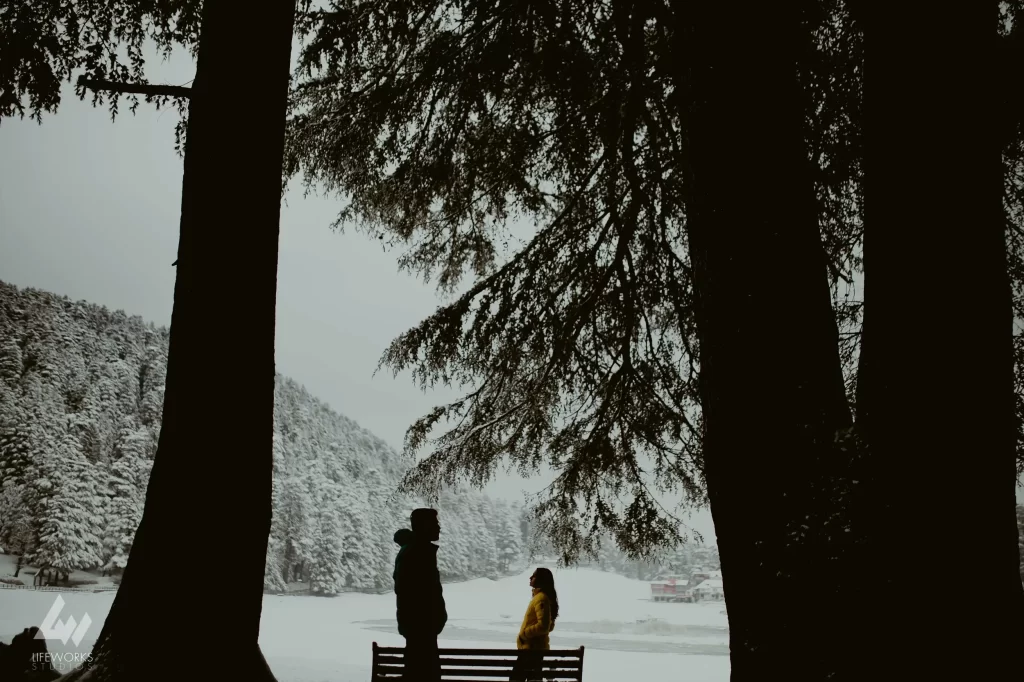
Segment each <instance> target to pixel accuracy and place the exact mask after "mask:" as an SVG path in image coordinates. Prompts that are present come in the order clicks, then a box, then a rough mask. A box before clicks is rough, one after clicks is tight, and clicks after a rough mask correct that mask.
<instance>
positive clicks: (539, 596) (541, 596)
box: [532, 592, 548, 602]
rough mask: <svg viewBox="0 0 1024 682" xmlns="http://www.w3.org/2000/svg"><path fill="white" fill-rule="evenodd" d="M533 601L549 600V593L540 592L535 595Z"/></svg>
mask: <svg viewBox="0 0 1024 682" xmlns="http://www.w3.org/2000/svg"><path fill="white" fill-rule="evenodd" d="M532 601H536V602H540V601H548V595H546V594H544V593H543V592H538V593H537V594H535V595H533V600H532Z"/></svg>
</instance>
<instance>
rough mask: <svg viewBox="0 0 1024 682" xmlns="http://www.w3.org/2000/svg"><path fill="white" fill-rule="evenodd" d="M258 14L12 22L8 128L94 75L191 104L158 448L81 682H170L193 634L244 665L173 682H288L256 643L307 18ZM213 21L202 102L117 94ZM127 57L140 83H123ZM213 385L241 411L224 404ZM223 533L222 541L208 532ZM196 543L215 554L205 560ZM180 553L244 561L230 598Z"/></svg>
mask: <svg viewBox="0 0 1024 682" xmlns="http://www.w3.org/2000/svg"><path fill="white" fill-rule="evenodd" d="M247 9H248V8H246V7H242V6H241V5H240V4H239V3H231V2H227V1H226V0H208V1H207V2H206V3H204V5H203V8H202V13H201V16H200V15H199V10H198V5H197V4H188V3H159V2H158V3H133V4H131V6H120V5H109V4H102V3H101V4H99V5H95V6H93V5H91V4H89V3H53V4H52V5H50V4H44V5H39V4H36V3H28V4H22V5H19V6H18V7H17V8H16V9H14V10H12V13H10V14H7V15H5V16H4V17H3V19H4V23H3V24H2V25H3V27H4V29H5V34H4V35H5V37H6V38H8V39H9V40H5V41H3V49H4V50H5V52H4V59H3V61H2V63H3V65H4V68H5V69H6V70H5V71H4V72H2V73H0V75H2V76H3V80H2V81H0V83H2V86H3V89H2V90H0V106H2V107H3V108H2V109H0V114H5V115H10V114H12V113H19V112H21V111H23V110H22V109H21V107H22V106H23V104H24V101H25V100H28V110H29V111H30V112H31V113H33V114H35V115H38V113H39V112H40V111H42V110H53V109H54V108H55V107H56V104H57V102H58V101H59V91H58V87H59V84H60V80H61V79H62V78H65V77H70V76H71V74H72V72H73V71H74V70H76V69H79V70H81V69H84V71H85V73H84V74H83V75H84V76H86V78H85V79H84V80H83V81H80V83H79V85H80V87H86V86H88V87H93V88H97V89H101V90H102V89H110V88H113V89H114V90H115V92H117V91H119V92H128V93H139V94H143V95H146V96H147V97H151V96H157V97H168V96H170V97H175V96H177V97H179V98H180V97H181V96H182V95H187V96H189V97H190V104H189V114H188V124H187V136H186V148H185V172H184V179H183V187H182V215H181V233H180V241H179V245H178V261H177V268H178V270H177V279H176V282H175V295H174V296H175V300H174V310H173V314H172V319H171V334H170V351H169V357H168V367H167V384H166V391H165V397H164V406H163V424H162V429H161V433H160V441H159V447H158V451H157V454H156V457H155V461H154V466H153V471H152V474H151V477H150V482H149V488H148V491H147V496H146V505H145V512H144V515H143V518H142V522H141V524H140V527H139V529H138V532H137V533H136V535H135V541H134V544H133V546H132V549H131V554H130V557H129V561H128V565H127V568H126V569H125V574H124V577H123V581H122V583H121V587H120V589H119V591H118V594H117V597H116V598H115V601H114V603H113V605H112V607H111V610H110V613H109V615H108V616H107V619H106V622H105V623H104V625H103V629H102V631H101V633H100V636H99V639H98V640H97V643H96V646H95V648H94V651H93V657H92V660H91V662H90V664H89V666H88V667H87V668H83V669H81V670H79V671H77V672H75V673H73V674H72V675H71V676H70V678H71V679H81V680H104V681H105V680H133V681H134V680H141V679H152V678H153V677H163V675H161V674H159V673H157V672H155V671H154V668H155V666H154V656H161V655H163V654H161V653H160V652H164V653H166V652H167V651H168V650H170V649H173V648H176V647H180V645H181V642H182V630H181V623H182V622H186V623H193V624H194V626H195V628H193V629H198V630H204V629H206V628H210V627H216V629H217V636H216V641H217V648H218V649H219V650H221V651H224V652H230V660H221V661H219V662H218V663H216V664H213V665H211V664H209V663H200V662H199V661H194V660H191V659H184V660H178V661H176V662H175V663H176V664H177V665H178V666H180V669H179V670H178V671H177V672H175V673H174V676H182V675H187V676H188V677H190V678H198V679H223V678H224V676H225V675H229V676H236V675H237V676H238V677H240V678H244V679H264V680H271V679H273V675H272V674H271V672H270V670H269V668H268V667H267V665H266V662H265V661H264V660H263V657H262V655H261V653H260V651H259V646H258V636H259V622H260V612H261V608H262V595H263V581H264V563H265V558H266V550H267V536H268V533H269V528H270V514H271V473H272V464H273V458H272V433H273V409H274V324H275V320H274V316H275V301H276V294H277V248H278V228H279V214H280V189H281V163H282V158H283V143H284V122H285V109H286V102H287V93H288V78H289V68H290V54H291V40H292V26H293V23H294V17H295V2H294V0H273V1H272V2H269V3H266V4H264V5H262V6H261V7H260V11H259V12H251V11H247ZM200 19H201V23H202V40H201V43H200V45H199V49H198V64H197V74H196V78H195V81H194V84H193V86H192V88H191V90H190V91H189V92H186V91H183V90H182V89H181V88H166V87H160V86H151V85H146V84H138V83H136V84H123V83H122V84H117V83H113V82H112V81H116V80H131V79H134V78H139V77H141V76H142V70H141V69H142V61H141V45H142V42H143V41H144V39H145V38H146V37H151V36H153V35H156V37H157V38H158V42H159V43H160V44H161V45H162V46H164V47H167V46H169V45H170V44H172V43H174V42H179V43H184V44H189V43H190V41H194V37H195V32H196V30H197V27H198V24H199V22H200ZM165 29H166V30H165ZM123 45H126V46H127V48H128V56H129V61H130V66H129V67H122V66H118V65H117V58H116V54H117V48H118V47H119V46H123ZM253 46H257V47H255V48H254V47H253ZM112 63H113V64H114V65H113V66H111V64H112ZM239 329H244V330H245V331H246V337H247V340H248V344H247V346H246V349H245V351H244V352H243V353H241V354H239V353H231V354H228V353H226V352H223V349H222V348H221V347H220V346H221V344H222V341H223V339H226V338H230V337H232V336H234V335H237V333H238V330H239ZM210 376H218V377H219V379H220V380H221V381H222V382H223V383H224V384H225V385H227V386H230V387H231V391H232V392H231V394H230V395H220V394H216V393H213V392H211V391H209V377H210ZM225 411H226V412H227V414H228V415H230V416H229V417H228V418H227V422H226V423H225ZM210 523H215V524H219V525H220V526H221V527H222V528H223V532H221V533H197V532H196V529H197V528H203V527H206V526H208V525H209V524H210ZM196 538H206V540H205V541H201V542H200V545H199V546H197V545H196V544H195V542H196ZM183 547H188V548H189V552H190V553H193V554H197V555H199V556H206V557H222V558H225V560H227V561H230V563H231V565H232V567H233V571H232V579H233V581H234V583H233V584H232V585H230V586H229V587H228V588H227V589H225V586H224V585H223V583H220V582H217V581H207V582H205V583H202V582H201V583H195V584H186V583H183V582H182V581H181V580H180V575H179V568H180V561H181V550H182V548H183ZM225 619H226V620H225ZM198 630H197V631H198ZM164 672H166V671H164Z"/></svg>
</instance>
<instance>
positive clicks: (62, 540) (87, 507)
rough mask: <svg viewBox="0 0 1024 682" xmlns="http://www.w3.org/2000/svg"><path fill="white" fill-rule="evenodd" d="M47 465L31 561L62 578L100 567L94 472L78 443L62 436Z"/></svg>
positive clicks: (99, 502) (98, 515)
mask: <svg viewBox="0 0 1024 682" xmlns="http://www.w3.org/2000/svg"><path fill="white" fill-rule="evenodd" d="M53 449H54V452H53V455H52V456H51V461H50V462H49V469H50V476H51V477H52V484H53V489H52V494H51V495H50V496H49V497H47V498H46V501H45V513H44V517H43V520H42V523H41V527H40V531H39V545H38V547H36V549H35V551H34V552H33V554H32V562H33V563H34V564H36V565H38V566H40V567H51V568H55V569H57V570H58V571H59V572H60V573H61V574H63V575H64V576H65V577H66V576H67V575H68V574H70V573H71V572H72V571H74V570H78V569H90V568H95V567H97V566H99V565H100V563H101V559H100V553H101V551H102V549H101V548H102V542H101V540H100V537H99V536H98V535H97V530H98V529H99V528H101V527H102V523H103V518H102V516H101V513H100V510H101V508H102V503H101V501H100V498H99V495H98V490H97V478H98V477H97V471H96V469H94V468H92V467H90V466H89V464H88V461H87V460H86V459H85V456H84V454H83V453H82V450H81V445H80V444H79V442H78V440H77V439H76V438H75V437H74V436H72V435H71V434H64V435H63V436H60V437H59V438H58V439H56V440H55V441H53Z"/></svg>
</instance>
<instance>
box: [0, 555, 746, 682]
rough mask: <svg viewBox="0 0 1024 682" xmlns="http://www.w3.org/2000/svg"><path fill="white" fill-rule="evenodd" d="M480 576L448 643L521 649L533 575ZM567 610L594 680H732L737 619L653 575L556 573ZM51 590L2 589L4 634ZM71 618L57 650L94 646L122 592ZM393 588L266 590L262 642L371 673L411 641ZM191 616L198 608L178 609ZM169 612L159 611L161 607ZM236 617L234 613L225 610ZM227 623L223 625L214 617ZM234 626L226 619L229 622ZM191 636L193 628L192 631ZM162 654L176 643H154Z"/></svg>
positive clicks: (271, 653) (304, 671)
mask: <svg viewBox="0 0 1024 682" xmlns="http://www.w3.org/2000/svg"><path fill="white" fill-rule="evenodd" d="M529 573H530V571H529V570H527V571H526V572H524V573H522V574H521V575H518V576H513V577H509V578H503V579H501V580H497V581H492V580H488V579H477V580H471V581H468V582H463V583H454V584H449V585H446V586H445V599H446V601H447V605H448V612H449V621H448V625H447V626H446V627H445V631H444V632H443V633H442V635H441V640H440V641H441V645H442V646H447V647H480V648H505V647H508V648H514V647H515V638H516V632H517V630H518V626H519V623H520V621H521V619H522V616H523V612H524V610H525V608H526V604H527V602H528V601H529V598H530V587H529V584H528V576H529ZM555 582H556V585H557V588H558V594H559V603H560V607H561V615H560V617H559V619H558V623H557V625H556V627H555V631H554V632H553V633H552V637H551V644H552V646H553V647H556V648H575V647H578V646H585V647H586V655H585V657H584V680H586V681H587V682H622V681H623V680H626V679H630V678H633V677H636V675H637V673H638V672H639V671H641V670H642V671H643V673H644V678H645V679H651V680H659V679H666V680H668V679H678V680H686V682H727V680H728V679H729V657H728V621H727V618H726V615H725V612H724V607H723V606H722V605H721V604H717V605H716V604H667V603H655V602H652V601H650V599H649V597H650V588H649V586H648V584H647V583H645V582H640V581H636V580H630V579H628V578H624V577H622V576H617V575H614V574H610V573H603V572H598V571H591V570H586V569H579V570H572V569H563V570H556V571H555ZM54 596H55V594H54V593H53V592H36V591H31V590H0V605H2V608H0V639H3V640H5V641H10V638H11V637H12V636H13V635H14V634H15V633H16V632H20V630H21V628H23V627H26V626H28V625H30V624H33V623H35V624H38V623H39V622H40V621H41V620H42V619H43V617H45V615H46V613H47V611H48V610H49V608H50V607H51V605H52V604H53V600H54ZM63 599H64V600H65V602H66V604H65V606H64V610H63V612H62V613H61V618H62V619H66V618H67V617H68V616H74V617H75V619H76V620H81V619H82V617H83V616H84V615H85V614H86V613H88V614H89V616H90V618H91V619H92V621H93V625H92V626H91V628H90V630H89V632H88V634H87V635H86V637H85V639H84V640H82V642H81V643H80V645H79V646H78V647H75V646H74V644H73V643H72V642H70V641H69V642H68V644H67V645H62V644H61V643H60V641H51V642H49V644H50V648H51V651H54V652H75V651H79V652H86V651H88V650H89V649H90V648H91V646H92V643H93V642H94V641H95V638H96V636H97V635H98V634H99V631H100V627H101V624H102V621H103V618H104V617H105V616H106V613H107V610H108V609H109V608H110V603H111V602H112V601H113V594H112V593H106V594H84V593H65V594H63ZM394 612H395V601H394V596H393V595H390V594H384V595H374V594H359V593H348V594H343V595H341V596H339V597H337V598H335V599H317V598H315V597H295V596H289V597H283V596H266V597H264V600H263V620H262V626H261V628H260V645H261V647H262V648H263V652H264V654H265V655H266V657H267V660H268V661H269V663H270V665H271V667H272V668H273V670H274V673H275V675H276V676H277V678H278V680H280V682H363V680H365V679H367V677H368V676H369V674H370V645H371V643H372V642H374V641H376V642H378V643H379V644H382V645H392V646H401V645H402V643H403V640H402V638H401V637H400V636H399V635H398V634H397V632H396V629H395V620H394ZM173 615H174V617H177V618H181V620H182V622H183V623H188V622H189V619H188V614H173ZM153 616H154V617H160V614H153ZM226 618H227V616H226ZM210 625H211V626H213V627H217V626H218V625H220V624H216V623H213V624H210ZM224 625H227V623H225V624H224ZM182 636H183V637H185V636H188V633H186V632H184V631H183V632H182ZM153 648H154V652H153V659H154V662H155V663H157V662H158V661H159V660H160V659H161V658H163V657H164V656H165V655H171V654H172V649H173V648H175V643H174V642H167V643H159V642H154V644H153Z"/></svg>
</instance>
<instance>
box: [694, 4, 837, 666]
mask: <svg viewBox="0 0 1024 682" xmlns="http://www.w3.org/2000/svg"><path fill="white" fill-rule="evenodd" d="M688 7H692V8H693V9H692V10H691V11H692V12H693V14H691V16H690V17H689V21H690V22H692V23H689V22H688V25H689V26H690V29H691V31H692V33H691V35H690V36H688V37H687V38H686V39H685V40H684V42H685V43H686V44H687V45H688V46H689V53H688V55H687V57H686V58H685V60H683V61H685V63H690V64H692V65H693V69H692V71H691V72H690V76H689V77H690V78H692V80H691V81H690V83H689V86H690V87H691V88H692V90H691V93H692V100H693V106H692V108H691V110H690V112H689V115H690V119H689V122H688V125H687V132H688V137H689V139H688V145H689V149H690V159H691V162H692V182H691V189H692V196H691V200H690V204H689V206H688V231H689V241H690V254H691V258H692V262H693V267H694V275H695V291H696V293H697V300H698V308H697V311H698V318H697V319H698V329H699V335H700V369H701V399H702V408H703V415H704V423H705V434H704V452H705V466H706V476H707V486H708V495H709V499H710V505H711V512H712V516H713V518H714V522H715V531H716V534H717V538H718V548H719V552H720V556H721V561H722V572H723V577H724V579H725V589H726V592H725V594H726V604H727V607H728V614H729V630H730V649H731V662H732V680H734V681H735V682H739V681H741V680H743V681H745V680H758V681H759V682H760V681H763V680H769V679H786V680H808V679H824V677H825V674H826V673H827V672H830V671H832V670H833V669H834V668H835V667H836V666H837V665H841V664H837V663H836V660H835V657H834V655H833V653H832V652H833V651H834V649H835V647H837V646H842V644H843V642H842V638H841V637H839V636H837V635H838V633H837V632H836V631H835V630H834V629H833V625H834V624H835V623H836V622H837V621H840V620H841V616H840V614H838V613H835V611H834V608H833V607H834V606H835V604H834V602H833V592H834V584H835V580H836V577H835V576H834V575H833V574H832V573H831V572H832V571H834V570H835V566H836V565H837V562H834V561H829V560H828V558H829V556H830V553H831V552H832V548H831V546H830V543H829V534H830V532H831V526H830V525H828V523H829V522H830V519H831V517H832V516H833V514H832V509H831V505H832V504H833V502H834V500H833V499H832V498H833V496H832V495H830V494H829V493H830V490H829V487H828V486H829V482H828V481H829V478H830V476H831V475H832V474H833V473H835V471H834V470H835V468H836V466H837V464H836V461H837V457H836V447H835V440H836V436H837V433H840V432H842V431H843V430H844V429H847V428H848V427H849V426H850V423H851V417H850V410H849V407H848V404H847V401H846V397H845V392H844V386H843V377H842V370H841V365H840V360H839V352H838V338H837V329H836V322H835V316H834V312H833V309H832V302H831V295H830V292H829V286H828V278H827V270H826V262H825V256H824V252H823V248H822V244H821V238H820V233H819V228H818V217H817V210H816V204H815V196H814V189H813V183H812V175H811V168H810V167H809V163H810V162H809V160H808V155H807V153H806V152H805V146H804V140H803V135H802V121H803V107H802V101H801V93H800V90H799V87H798V81H797V70H796V67H797V60H798V56H799V54H800V51H801V50H802V49H804V48H805V47H806V45H807V44H808V40H809V37H808V36H804V35H801V33H800V30H799V28H800V24H799V20H798V16H797V13H796V10H795V9H793V8H792V3H791V4H789V5H787V4H786V3H783V5H781V6H780V5H778V4H777V3H776V4H772V3H764V2H741V3H740V4H739V5H737V4H736V3H726V4H723V3H713V2H705V3H696V4H693V3H691V4H690V5H688Z"/></svg>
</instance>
